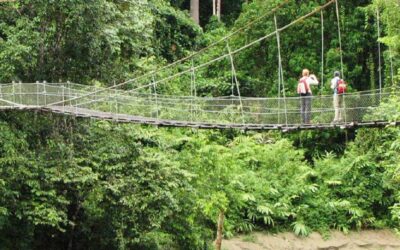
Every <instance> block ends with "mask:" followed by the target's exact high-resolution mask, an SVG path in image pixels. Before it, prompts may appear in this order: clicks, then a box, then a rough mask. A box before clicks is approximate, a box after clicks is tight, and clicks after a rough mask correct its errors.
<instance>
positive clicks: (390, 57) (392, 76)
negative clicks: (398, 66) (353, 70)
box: [385, 0, 394, 87]
mask: <svg viewBox="0 0 400 250" xmlns="http://www.w3.org/2000/svg"><path fill="white" fill-rule="evenodd" d="M385 5H386V8H389V6H388V2H387V0H385ZM386 23H387V25H388V26H389V27H388V28H389V29H390V22H389V15H386ZM388 47H389V60H390V82H391V84H392V87H394V69H393V52H392V47H391V46H390V45H389V46H388Z"/></svg>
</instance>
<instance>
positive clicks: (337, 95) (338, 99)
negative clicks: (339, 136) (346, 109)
mask: <svg viewBox="0 0 400 250" xmlns="http://www.w3.org/2000/svg"><path fill="white" fill-rule="evenodd" d="M346 88H347V86H346V83H345V82H344V81H343V79H341V78H340V72H339V71H335V73H334V74H333V79H332V80H331V89H332V90H333V108H334V109H335V118H334V119H333V123H339V122H341V121H342V119H343V118H342V113H343V104H344V100H343V94H344V93H345V92H346Z"/></svg>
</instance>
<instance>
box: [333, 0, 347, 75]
mask: <svg viewBox="0 0 400 250" xmlns="http://www.w3.org/2000/svg"><path fill="white" fill-rule="evenodd" d="M335 2H336V19H337V26H338V38H339V50H340V71H341V73H342V78H343V79H344V78H345V77H344V69H343V48H342V32H341V29H340V13H339V0H336V1H335Z"/></svg>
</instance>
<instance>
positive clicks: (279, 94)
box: [274, 15, 282, 124]
mask: <svg viewBox="0 0 400 250" xmlns="http://www.w3.org/2000/svg"><path fill="white" fill-rule="evenodd" d="M274 23H275V30H278V22H277V19H276V15H274ZM276 41H277V48H278V124H281V101H280V100H281V84H282V79H281V66H282V65H281V62H280V59H279V53H280V47H279V35H278V32H276Z"/></svg>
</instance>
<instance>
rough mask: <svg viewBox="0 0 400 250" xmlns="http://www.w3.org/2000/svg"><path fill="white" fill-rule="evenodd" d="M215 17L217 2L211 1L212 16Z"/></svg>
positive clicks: (215, 0)
mask: <svg viewBox="0 0 400 250" xmlns="http://www.w3.org/2000/svg"><path fill="white" fill-rule="evenodd" d="M216 15H217V0H213V16H216Z"/></svg>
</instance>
